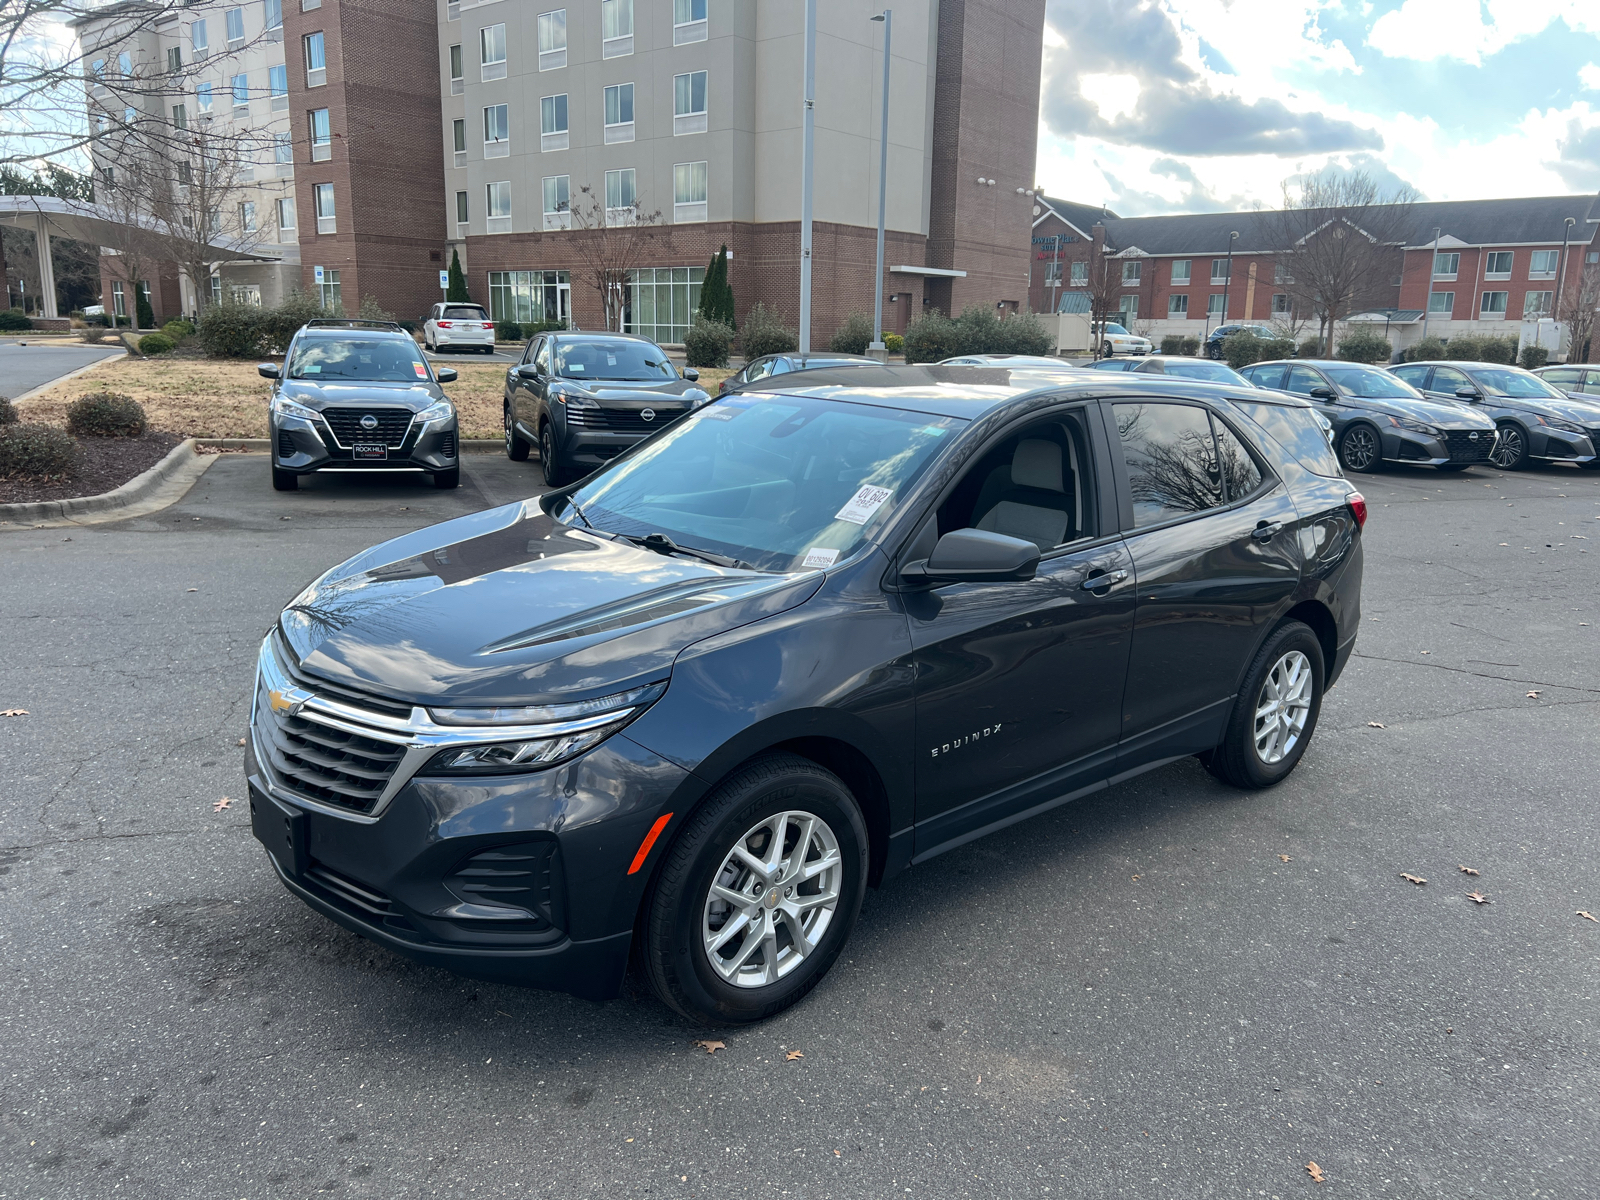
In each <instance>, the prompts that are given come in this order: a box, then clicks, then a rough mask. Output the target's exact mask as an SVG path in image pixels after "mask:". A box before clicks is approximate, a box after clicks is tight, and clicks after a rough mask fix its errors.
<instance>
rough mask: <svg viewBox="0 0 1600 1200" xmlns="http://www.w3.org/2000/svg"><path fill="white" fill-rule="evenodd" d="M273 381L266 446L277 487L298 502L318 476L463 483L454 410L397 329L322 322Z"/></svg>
mask: <svg viewBox="0 0 1600 1200" xmlns="http://www.w3.org/2000/svg"><path fill="white" fill-rule="evenodd" d="M256 370H257V371H258V372H260V374H261V375H262V377H263V378H266V379H271V380H273V384H272V407H271V410H270V411H269V412H268V414H267V437H268V439H269V441H270V442H271V445H272V486H273V487H274V488H276V489H277V490H278V491H280V492H292V491H294V490H295V489H296V488H297V487H299V486H300V477H301V476H302V475H310V474H312V473H313V472H315V471H350V472H356V471H363V472H368V471H404V472H408V473H413V474H414V473H417V472H423V473H425V474H427V475H429V476H431V477H432V479H433V483H434V486H435V487H441V488H453V487H455V486H457V484H459V483H460V482H461V465H460V460H459V459H458V457H457V455H458V453H459V449H460V448H459V445H458V436H457V434H458V430H457V426H456V407H455V405H454V404H452V403H450V399H449V397H447V396H446V395H445V394H444V391H443V389H442V388H440V386H439V385H440V384H441V383H450V382H452V381H454V379H455V377H456V373H455V372H454V371H453V370H451V369H450V368H449V367H440V368H439V369H438V370H437V371H436V370H434V369H433V368H432V367H431V366H430V365H429V363H428V360H427V359H426V358H425V357H424V356H423V354H422V351H421V350H419V349H417V344H416V342H414V341H412V340H411V335H410V334H409V333H407V332H406V331H405V330H403V329H402V328H401V327H400V326H399V325H397V324H395V323H394V322H392V321H345V320H334V319H328V320H316V321H308V322H307V323H306V324H305V325H303V326H301V328H300V331H299V332H298V333H296V334H295V335H294V340H293V341H292V342H290V343H289V352H288V354H286V355H285V356H284V362H283V366H282V367H280V366H279V365H278V364H277V363H262V364H261V365H260V366H258V367H257V368H256Z"/></svg>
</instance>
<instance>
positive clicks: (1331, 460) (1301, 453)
mask: <svg viewBox="0 0 1600 1200" xmlns="http://www.w3.org/2000/svg"><path fill="white" fill-rule="evenodd" d="M1233 406H1234V407H1235V408H1237V409H1238V410H1239V411H1240V412H1242V413H1244V415H1245V416H1247V417H1249V418H1250V419H1251V420H1252V421H1254V422H1255V423H1256V424H1257V425H1259V426H1261V428H1262V429H1264V430H1266V432H1267V434H1268V435H1269V436H1270V437H1271V438H1272V440H1273V441H1275V442H1277V443H1278V444H1279V445H1280V446H1282V447H1283V448H1284V449H1285V450H1287V451H1288V452H1289V453H1290V454H1292V455H1294V457H1295V459H1296V461H1298V462H1299V463H1300V465H1301V466H1303V467H1304V468H1305V469H1306V470H1308V471H1310V472H1312V473H1313V474H1316V475H1325V476H1327V477H1328V478H1329V479H1337V478H1339V476H1340V475H1342V474H1343V473H1344V472H1342V471H1341V470H1340V469H1339V460H1338V459H1337V458H1335V457H1334V455H1333V446H1332V445H1331V444H1330V443H1329V441H1328V432H1327V428H1326V427H1325V426H1324V425H1323V420H1324V418H1322V417H1319V416H1318V415H1317V414H1316V413H1315V412H1313V411H1312V410H1311V409H1309V408H1288V407H1286V406H1284V405H1282V404H1253V403H1250V402H1248V401H1245V400H1235V401H1233Z"/></svg>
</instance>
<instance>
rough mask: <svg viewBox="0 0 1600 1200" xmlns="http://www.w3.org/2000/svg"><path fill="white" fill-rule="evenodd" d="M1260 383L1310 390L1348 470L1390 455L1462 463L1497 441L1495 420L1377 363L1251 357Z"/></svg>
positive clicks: (1251, 376) (1371, 467) (1452, 467)
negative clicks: (1427, 394) (1429, 395)
mask: <svg viewBox="0 0 1600 1200" xmlns="http://www.w3.org/2000/svg"><path fill="white" fill-rule="evenodd" d="M1240 374H1241V375H1243V376H1244V377H1245V378H1246V379H1248V380H1249V381H1250V382H1251V383H1253V384H1255V385H1256V386H1257V387H1260V388H1272V389H1275V390H1277V391H1282V392H1290V393H1292V394H1293V395H1296V396H1305V397H1306V398H1307V399H1309V400H1311V401H1313V402H1314V403H1315V404H1317V406H1318V411H1319V412H1321V413H1322V414H1323V415H1324V416H1326V417H1327V418H1328V420H1329V421H1331V422H1332V423H1333V444H1334V448H1335V449H1337V450H1338V452H1339V461H1340V462H1341V463H1343V464H1344V468H1345V470H1347V471H1378V470H1381V469H1382V468H1383V464H1384V463H1385V462H1402V463H1415V464H1417V465H1418V466H1423V467H1438V468H1439V469H1440V470H1441V471H1464V470H1466V469H1467V468H1468V467H1470V466H1472V464H1473V463H1480V462H1486V461H1488V459H1489V456H1490V454H1491V453H1492V451H1493V449H1494V443H1495V428H1494V422H1493V421H1491V420H1489V419H1488V418H1487V417H1484V416H1483V415H1482V414H1481V413H1476V412H1473V411H1472V410H1471V409H1469V408H1465V407H1463V406H1462V405H1460V404H1451V403H1445V404H1440V403H1438V402H1436V401H1432V400H1426V399H1424V398H1423V397H1422V395H1421V393H1419V392H1418V391H1417V390H1416V389H1415V388H1413V387H1411V386H1410V385H1409V384H1407V383H1405V382H1403V381H1401V380H1399V379H1396V378H1395V377H1394V376H1393V375H1391V374H1390V373H1389V372H1387V371H1385V370H1383V369H1382V368H1380V367H1369V366H1365V365H1363V364H1361V363H1352V362H1341V361H1336V360H1333V359H1296V360H1295V361H1294V362H1287V361H1284V360H1279V361H1277V362H1264V363H1254V364H1252V365H1251V366H1248V367H1245V368H1244V370H1243V371H1241V372H1240Z"/></svg>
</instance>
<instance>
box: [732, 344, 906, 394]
mask: <svg viewBox="0 0 1600 1200" xmlns="http://www.w3.org/2000/svg"><path fill="white" fill-rule="evenodd" d="M878 365H879V363H878V360H877V359H875V358H869V357H868V356H867V355H865V354H833V353H828V354H763V355H762V356H761V357H760V358H756V359H752V360H751V361H749V362H747V363H746V364H745V365H744V367H743V368H742V369H740V370H738V371H735V372H734V373H733V374H732V375H729V376H728V377H727V378H726V379H724V380H723V381H722V386H721V387H719V388H718V389H717V391H718V392H719V393H720V394H723V395H726V394H727V393H728V392H737V391H738V390H739V389H740V388H742V387H744V386H745V385H746V384H751V383H755V382H756V381H757V380H758V379H767V378H769V377H771V376H773V375H788V374H790V373H791V372H794V371H815V370H818V369H820V368H822V367H854V366H866V367H876V366H878Z"/></svg>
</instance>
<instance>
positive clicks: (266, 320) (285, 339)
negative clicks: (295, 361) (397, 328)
mask: <svg viewBox="0 0 1600 1200" xmlns="http://www.w3.org/2000/svg"><path fill="white" fill-rule="evenodd" d="M256 311H257V312H259V313H260V314H261V316H260V338H261V349H262V350H264V351H266V352H267V353H269V354H271V353H275V354H282V353H283V352H284V351H286V350H288V349H289V343H290V342H291V341H293V340H294V335H295V334H296V333H298V332H299V331H300V327H301V326H302V325H304V324H305V323H306V322H307V321H314V320H316V319H317V318H318V317H338V316H343V315H344V314H343V313H342V312H336V311H334V310H333V309H330V308H324V307H323V304H322V301H321V300H320V299H319V298H317V297H316V296H313V295H311V294H310V293H309V292H303V291H301V290H300V289H299V288H295V289H294V290H293V291H291V292H290V293H289V294H288V295H287V296H285V297H284V300H283V303H282V304H280V305H278V307H277V308H267V309H257V310H256ZM372 319H373V320H382V319H384V318H376V317H375V318H372ZM252 353H254V352H253V351H252Z"/></svg>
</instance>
